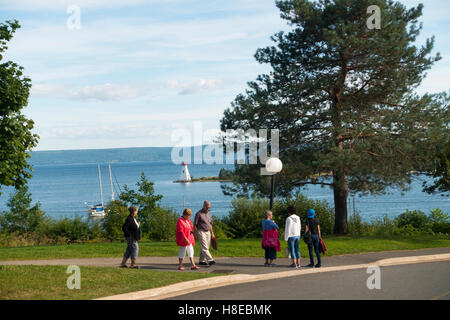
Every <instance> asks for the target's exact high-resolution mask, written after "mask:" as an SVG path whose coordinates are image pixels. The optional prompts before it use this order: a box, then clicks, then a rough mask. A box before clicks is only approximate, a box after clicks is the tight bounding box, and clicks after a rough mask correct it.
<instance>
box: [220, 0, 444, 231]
mask: <svg viewBox="0 0 450 320" xmlns="http://www.w3.org/2000/svg"><path fill="white" fill-rule="evenodd" d="M276 5H277V7H278V8H279V9H280V11H281V17H282V18H283V19H285V20H287V22H288V24H289V25H290V26H291V27H292V30H291V31H290V32H287V33H286V32H279V33H277V34H275V35H274V36H273V37H272V40H273V41H274V42H275V43H276V46H271V47H267V48H263V49H259V50H258V51H257V52H256V55H255V58H256V60H257V61H258V62H260V63H265V64H270V66H271V71H270V73H269V74H263V75H260V76H258V78H257V79H256V81H252V82H249V84H248V85H249V88H248V89H247V90H246V93H245V94H240V95H238V96H237V97H236V99H235V101H234V102H233V103H232V105H231V108H229V109H227V110H226V111H225V113H224V116H223V118H222V120H221V129H222V130H223V131H225V130H228V129H234V130H237V129H243V130H249V129H254V130H258V129H279V130H280V159H281V160H282V161H283V163H284V167H283V171H282V172H281V173H280V174H278V175H277V177H276V179H277V194H279V195H286V194H289V193H291V192H292V191H293V190H294V189H295V188H297V187H302V186H305V185H307V184H319V185H324V186H328V187H331V188H332V190H333V193H334V207H335V227H334V231H335V233H336V234H346V233H347V231H348V230H347V197H348V195H349V192H354V193H356V192H359V193H361V194H367V193H371V194H380V193H384V192H385V190H386V188H387V187H388V186H389V187H397V188H400V189H402V190H407V189H408V186H409V184H410V183H411V180H412V178H413V174H414V173H418V172H420V171H426V170H429V169H430V167H431V165H432V164H431V162H432V161H431V159H432V157H431V154H432V152H433V149H434V148H435V146H436V145H439V144H442V143H443V141H445V136H446V135H447V136H448V128H447V127H446V121H445V119H446V118H445V116H446V112H448V111H447V108H448V102H449V97H448V95H447V94H445V93H441V94H425V95H422V96H419V95H418V94H416V93H415V91H414V90H415V89H416V88H417V86H419V85H420V83H421V81H422V80H423V79H424V77H425V75H426V74H425V72H426V71H427V70H428V69H430V68H431V66H432V65H433V64H434V63H435V62H436V61H438V60H439V59H440V55H439V54H437V55H435V56H431V52H432V49H433V43H434V39H433V38H432V39H427V41H426V43H425V44H424V45H423V46H420V47H418V46H416V44H415V41H416V39H417V37H418V35H419V33H420V30H421V28H422V26H421V25H419V24H418V19H419V18H420V16H421V15H422V9H423V6H422V5H418V6H417V7H414V8H411V9H406V8H405V6H404V5H402V4H401V3H399V2H394V1H390V0H334V1H331V0H317V1H307V0H284V1H276ZM371 5H377V6H378V7H379V8H380V9H381V22H380V29H372V30H370V29H369V28H368V26H367V25H368V24H367V20H368V19H370V18H371V14H370V13H369V14H368V13H367V9H368V7H369V6H371ZM259 170H260V167H259V166H246V165H238V166H237V167H236V170H235V177H234V183H235V187H234V190H232V189H231V192H239V191H241V192H244V193H245V192H248V191H251V190H253V191H256V192H257V193H260V194H267V193H268V190H269V188H268V187H267V186H268V180H269V179H268V178H267V177H262V176H261V175H260V173H259Z"/></svg>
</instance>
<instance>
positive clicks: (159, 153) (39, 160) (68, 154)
mask: <svg viewBox="0 0 450 320" xmlns="http://www.w3.org/2000/svg"><path fill="white" fill-rule="evenodd" d="M206 147H207V146H203V147H202V148H203V150H205V148H206ZM196 148H200V147H191V163H193V162H194V155H195V152H194V151H195V150H196ZM172 151H173V148H172V147H149V148H119V149H92V150H60V151H33V152H31V158H30V160H29V163H30V164H31V165H51V164H79V163H80V164H81V163H113V162H136V161H138V162H145V161H171V160H172ZM181 156H182V154H181V155H180V157H181Z"/></svg>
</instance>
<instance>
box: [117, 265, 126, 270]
mask: <svg viewBox="0 0 450 320" xmlns="http://www.w3.org/2000/svg"><path fill="white" fill-rule="evenodd" d="M119 268H123V269H128V266H126V265H125V266H123V265H121V266H120V267H119Z"/></svg>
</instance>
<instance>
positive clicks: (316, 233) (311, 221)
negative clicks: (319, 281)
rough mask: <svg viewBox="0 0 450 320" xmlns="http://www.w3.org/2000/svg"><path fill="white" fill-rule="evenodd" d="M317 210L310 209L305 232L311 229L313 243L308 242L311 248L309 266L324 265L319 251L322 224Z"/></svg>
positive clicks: (317, 266)
mask: <svg viewBox="0 0 450 320" xmlns="http://www.w3.org/2000/svg"><path fill="white" fill-rule="evenodd" d="M315 216H316V212H315V211H314V210H313V209H309V210H308V219H307V220H306V229H305V233H306V232H308V231H311V243H308V250H309V260H310V262H311V263H310V264H309V265H308V267H311V268H312V267H316V268H320V267H321V266H322V260H321V258H320V252H319V239H320V238H321V234H320V225H319V220H317V218H316V217H315ZM313 247H314V251H315V252H316V256H317V264H316V265H315V266H314V255H313Z"/></svg>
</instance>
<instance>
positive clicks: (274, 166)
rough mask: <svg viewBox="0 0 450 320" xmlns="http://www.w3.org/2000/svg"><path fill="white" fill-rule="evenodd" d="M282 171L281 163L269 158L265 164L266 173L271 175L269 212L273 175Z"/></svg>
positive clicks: (273, 182) (273, 184) (271, 205)
mask: <svg viewBox="0 0 450 320" xmlns="http://www.w3.org/2000/svg"><path fill="white" fill-rule="evenodd" d="M282 169H283V163H282V162H281V160H280V159H278V158H270V159H269V160H267V162H266V172H267V173H269V174H270V175H271V184H270V210H272V208H273V194H274V191H275V175H276V174H277V173H279V172H281V170H282Z"/></svg>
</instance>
